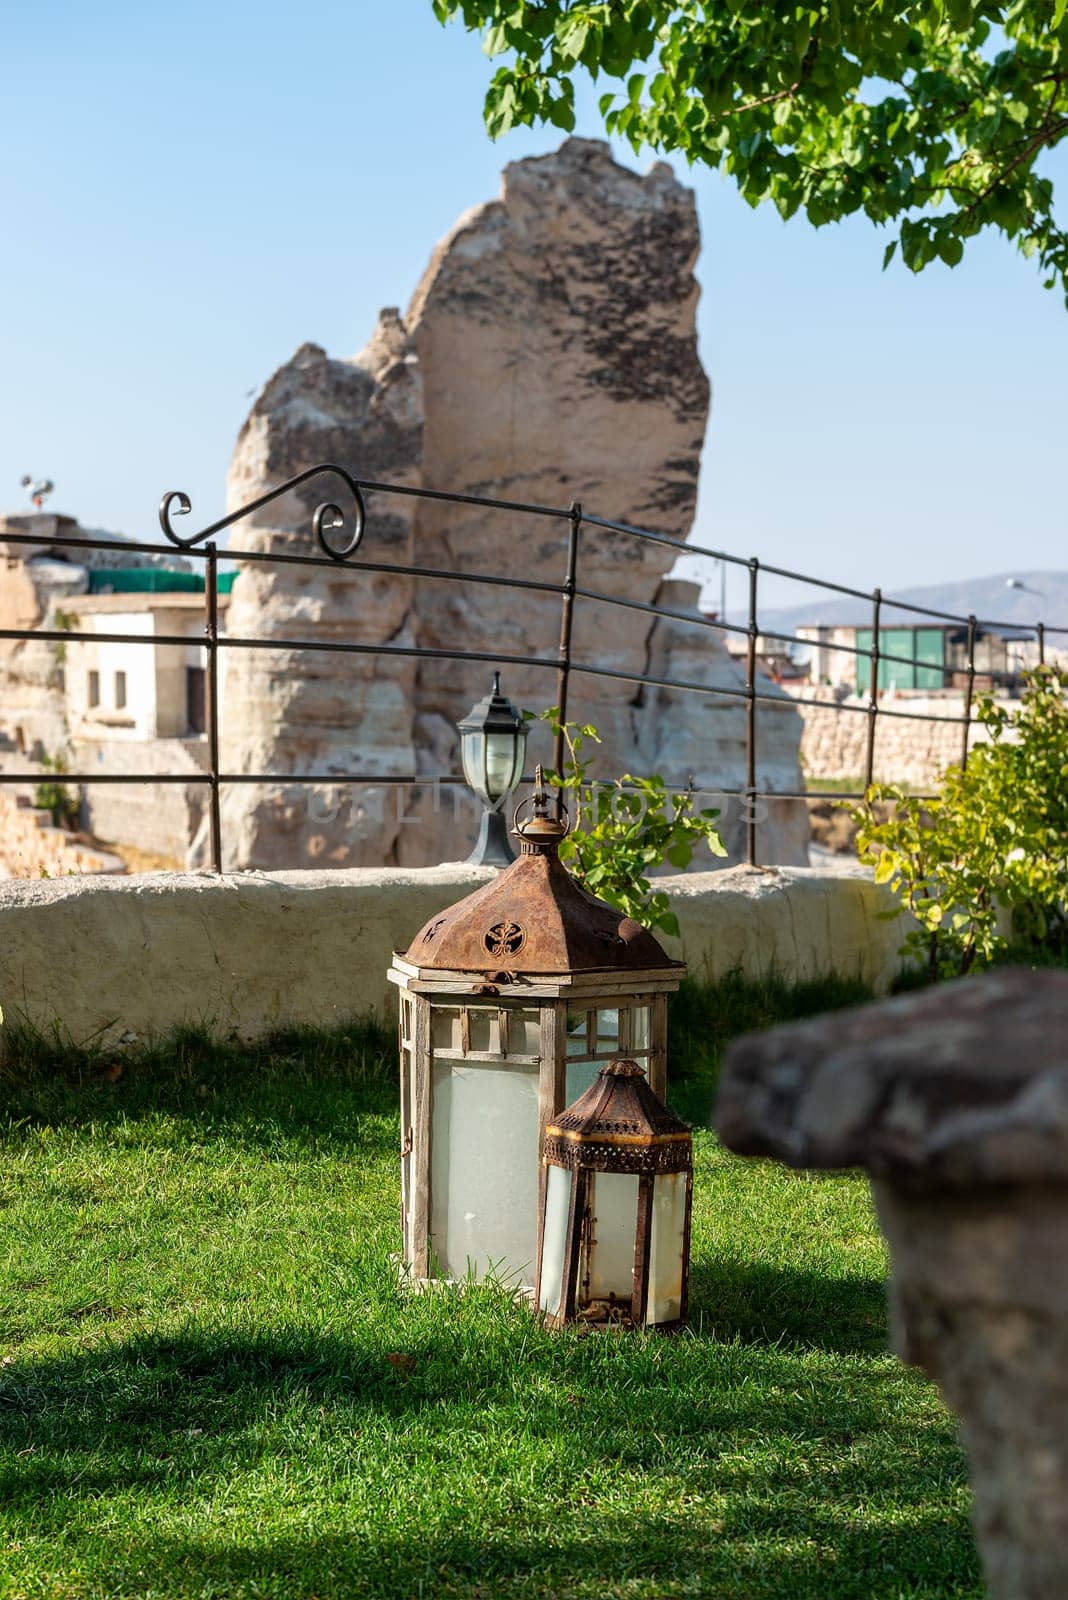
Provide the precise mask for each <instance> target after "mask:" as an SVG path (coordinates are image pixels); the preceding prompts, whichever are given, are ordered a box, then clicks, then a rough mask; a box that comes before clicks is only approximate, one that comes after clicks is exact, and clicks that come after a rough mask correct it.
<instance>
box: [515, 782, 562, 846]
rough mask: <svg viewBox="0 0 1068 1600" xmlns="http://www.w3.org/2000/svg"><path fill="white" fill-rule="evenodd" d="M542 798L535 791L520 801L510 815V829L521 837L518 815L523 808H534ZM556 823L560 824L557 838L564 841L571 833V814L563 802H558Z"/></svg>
mask: <svg viewBox="0 0 1068 1600" xmlns="http://www.w3.org/2000/svg"><path fill="white" fill-rule="evenodd" d="M542 798H543V796H542V795H539V794H538V793H537V792H536V791H535V793H533V794H528V795H527V797H526V799H525V800H520V802H519V804H518V805H517V806H516V808H515V810H514V812H513V813H512V827H513V829H514V830H515V832H516V833H518V834H519V835H520V836H521V837H522V836H523V829H522V827H521V826H520V822H519V814H520V812H521V811H522V810H523V807H524V806H529V805H533V806H535V807H536V806H537V804H538V801H539V800H541V799H542ZM537 815H538V813H537V811H536V810H535V813H534V816H535V817H537ZM542 816H543V820H544V813H543V814H542ZM557 822H558V823H559V824H560V833H559V837H560V838H561V839H564V838H566V837H567V835H568V834H569V833H570V832H571V813H570V812H569V811H568V809H567V807H566V805H565V804H564V802H563V800H560V801H559V812H558V815H557Z"/></svg>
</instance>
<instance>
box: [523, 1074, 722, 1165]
mask: <svg viewBox="0 0 1068 1600" xmlns="http://www.w3.org/2000/svg"><path fill="white" fill-rule="evenodd" d="M543 1150H544V1155H545V1157H546V1159H547V1160H549V1161H552V1162H554V1163H555V1164H556V1165H557V1166H560V1167H570V1168H571V1169H573V1170H574V1169H575V1168H577V1167H589V1168H592V1169H593V1170H595V1171H616V1172H654V1173H655V1172H664V1173H667V1172H684V1171H687V1170H688V1169H689V1167H690V1165H691V1162H692V1159H693V1156H692V1150H693V1138H692V1136H691V1132H690V1129H689V1127H688V1126H687V1124H686V1123H685V1122H683V1121H682V1120H681V1119H680V1118H679V1117H677V1116H676V1115H675V1113H674V1111H671V1110H669V1108H668V1107H667V1106H666V1105H665V1104H664V1102H663V1101H662V1100H661V1099H660V1098H659V1097H658V1096H657V1095H655V1094H654V1093H653V1091H652V1089H651V1088H650V1086H649V1084H648V1082H647V1081H646V1077H645V1071H644V1069H643V1068H642V1067H640V1066H639V1065H638V1063H637V1062H636V1061H628V1060H626V1059H624V1058H621V1059H619V1060H616V1061H610V1062H608V1063H607V1065H605V1066H603V1067H602V1068H601V1070H600V1072H599V1073H598V1074H597V1077H596V1078H595V1079H594V1081H593V1083H592V1084H591V1085H590V1087H589V1088H588V1089H587V1090H586V1092H585V1093H584V1094H582V1095H580V1096H579V1098H578V1099H577V1100H576V1101H575V1103H574V1104H573V1105H570V1106H568V1108H567V1110H566V1111H562V1112H561V1113H560V1114H559V1116H555V1117H553V1118H552V1120H551V1121H550V1122H549V1124H548V1126H547V1127H546V1129H545V1143H544V1147H543Z"/></svg>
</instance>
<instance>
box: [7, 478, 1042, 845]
mask: <svg viewBox="0 0 1068 1600" xmlns="http://www.w3.org/2000/svg"><path fill="white" fill-rule="evenodd" d="M323 477H333V478H334V479H335V480H337V481H339V482H341V483H342V484H344V486H345V487H346V489H347V490H348V493H349V495H350V497H351V500H352V510H351V512H350V513H349V516H350V517H351V527H348V525H347V519H346V515H345V513H344V511H343V510H342V508H341V507H340V506H339V505H337V504H336V503H335V502H333V501H324V502H323V503H321V504H320V505H318V506H317V507H316V508H315V510H314V512H313V514H312V519H311V531H312V534H313V537H314V540H315V543H316V544H317V545H318V547H319V551H320V552H321V553H320V554H314V553H310V552H309V553H307V554H298V553H295V552H293V551H283V550H242V549H229V548H228V549H227V550H226V552H225V557H226V559H227V560H228V561H232V562H235V563H237V564H238V565H239V566H240V565H241V564H242V563H268V564H272V565H295V566H301V567H337V566H344V567H345V568H346V569H348V570H354V571H362V572H368V573H390V574H395V575H396V576H398V577H406V578H412V579H434V580H443V581H446V582H457V583H463V584H465V585H468V584H474V585H491V586H499V587H503V588H507V589H511V590H515V591H516V592H524V591H527V592H529V591H537V592H540V593H543V594H548V595H555V596H557V597H558V598H559V603H560V630H559V642H558V645H557V648H556V650H555V652H552V653H549V654H544V655H532V654H516V653H509V652H506V651H498V650H459V649H456V650H452V649H442V648H436V647H430V646H420V645H415V644H412V645H401V644H367V643H358V642H356V641H354V640H338V639H330V640H309V639H292V638H282V637H278V636H276V635H271V636H270V637H260V638H242V637H239V636H235V635H233V634H229V633H225V634H224V633H221V632H220V629H219V554H220V552H219V548H218V545H217V543H216V535H217V534H219V533H221V532H222V531H223V530H224V529H226V528H229V527H231V526H233V525H234V524H236V523H238V522H240V521H241V520H243V519H244V518H247V517H249V516H252V515H253V514H255V513H256V512H258V511H260V510H262V509H263V508H264V507H266V506H267V505H269V504H271V503H272V502H273V501H275V500H278V499H280V498H281V497H282V496H283V495H286V494H290V493H292V492H293V491H294V490H295V489H298V488H299V487H300V486H301V485H303V484H305V483H308V482H310V481H311V480H313V479H316V478H323ZM370 494H382V495H387V496H390V495H391V496H402V497H407V498H414V499H420V500H428V501H438V502H441V503H444V504H448V505H462V506H476V507H479V508H481V509H484V510H488V511H501V512H508V513H511V514H514V515H519V516H524V517H532V518H541V519H548V520H551V521H556V522H562V523H565V524H566V525H567V535H566V546H565V562H564V573H563V576H562V578H561V579H560V580H559V581H556V582H554V581H552V580H550V579H541V578H520V577H511V576H503V575H499V574H493V573H485V572H472V571H470V570H465V571H459V570H455V569H451V568H441V567H431V566H420V565H413V564H410V563H403V562H385V561H376V560H367V559H364V558H362V557H358V556H357V551H358V550H359V549H360V547H361V546H362V543H363V540H364V537H365V534H366V532H367V527H368V516H367V508H366V498H365V497H366V496H367V495H370ZM190 510H191V506H190V501H189V498H188V496H187V495H185V494H184V493H183V492H182V491H180V490H172V491H170V492H169V493H167V494H165V495H164V496H163V499H162V501H161V502H160V508H159V521H160V526H161V528H162V530H163V533H164V534H165V535H166V538H167V541H168V542H167V543H165V544H161V543H149V542H145V541H126V540H123V541H122V542H121V544H116V542H115V541H114V540H104V539H93V538H86V537H76V536H64V535H59V534H57V535H53V534H48V535H41V534H38V533H25V534H19V533H15V532H13V531H12V532H8V531H5V532H4V533H3V535H2V536H0V537H2V540H3V542H5V543H7V544H25V545H37V546H40V545H42V544H46V545H47V546H48V547H49V548H53V547H57V548H58V547H62V548H67V549H71V550H74V551H77V550H85V551H91V550H106V551H108V552H110V553H112V554H114V553H115V552H116V550H119V551H121V552H122V553H130V554H138V555H142V554H143V555H161V554H173V553H174V551H175V549H178V550H180V551H181V552H182V553H183V555H184V556H185V557H187V558H192V559H194V560H197V559H199V560H201V561H203V563H204V639H203V648H204V649H205V650H206V652H207V673H206V705H205V732H206V740H207V755H208V766H207V771H205V772H182V773H160V772H143V773H127V772H123V773H119V772H110V773H109V772H97V771H93V772H87V773H80V772H64V773H63V774H62V778H63V781H64V782H68V783H78V784H87V785H88V784H100V783H105V784H113V783H114V784H129V783H154V784H155V783H158V784H172V783H176V784H203V785H206V786H207V788H208V791H209V817H210V839H211V860H212V865H213V867H214V869H215V870H216V871H221V870H222V865H223V837H222V810H221V804H220V792H221V790H222V789H223V788H224V787H226V786H227V785H230V784H257V783H262V784H270V783H276V782H279V781H281V780H282V779H284V781H285V782H286V783H288V784H298V785H306V786H322V785H330V786H342V785H361V784H373V785H376V786H381V785H388V786H409V787H410V786H417V785H419V784H420V783H425V782H426V781H427V780H426V778H425V777H420V776H419V775H418V774H416V773H412V774H401V775H395V774H394V775H382V774H379V773H367V772H352V773H338V772H333V771H328V772H314V771H309V772H301V773H292V772H286V773H280V772H241V773H237V772H225V771H223V770H222V768H221V765H220V738H219V734H220V723H219V652H220V650H224V649H225V650H298V651H309V652H316V651H324V652H330V653H341V654H346V653H349V654H358V655H375V656H381V657H391V656H395V657H404V658H414V659H416V660H444V661H457V662H486V663H490V664H492V665H494V666H507V665H515V666H522V667H532V668H541V669H544V670H546V671H552V672H554V673H555V675H556V704H557V706H558V707H559V716H560V721H564V720H566V717H567V710H568V695H569V688H570V683H571V679H572V677H573V676H574V675H576V674H578V675H582V676H585V677H591V678H594V679H604V680H609V679H615V680H622V681H624V682H627V683H633V684H634V685H636V686H638V687H642V686H647V687H650V688H663V689H670V690H679V691H682V692H688V693H693V694H697V695H707V696H710V697H714V698H717V699H733V700H740V701H742V702H744V704H745V782H744V785H743V786H742V787H741V788H738V789H727V788H722V789H717V793H718V794H720V795H722V796H724V797H729V798H735V799H738V800H739V801H741V803H742V806H743V814H744V822H745V834H746V858H747V860H748V862H749V863H750V864H751V865H756V863H757V860H758V831H757V830H758V822H759V816H758V809H759V802H760V801H762V800H798V801H800V800H813V799H821V798H823V799H830V800H833V801H835V802H840V801H851V800H859V799H861V798H863V794H864V791H865V790H866V789H867V787H868V786H869V785H870V784H871V783H872V782H873V781H874V777H875V772H876V754H877V728H878V725H879V723H880V721H881V720H882V719H883V718H884V717H898V718H907V719H911V720H914V721H918V722H927V723H957V724H959V725H960V728H961V761H962V763H967V760H968V753H969V747H970V742H971V731H972V727H973V724H974V717H973V708H974V692H975V684H976V678H977V668H976V659H975V657H976V642H977V639H978V638H979V637H980V635H981V633H982V632H983V630H986V631H987V632H991V631H996V630H998V629H1002V630H1003V629H1010V630H1011V632H1012V634H1013V635H1014V636H1016V637H1019V635H1020V633H1021V631H1023V632H1027V633H1029V634H1031V635H1033V637H1034V648H1035V660H1036V662H1037V663H1039V664H1041V663H1044V662H1045V660H1046V649H1047V637H1048V635H1050V634H1061V635H1068V627H1051V626H1050V625H1048V624H1047V623H1045V622H1041V621H1040V622H1036V623H1035V624H1034V625H1033V626H1031V627H1029V628H1027V629H1021V626H1020V624H1017V623H1007V622H998V621H996V620H992V619H982V620H980V619H979V618H977V617H976V616H974V615H972V616H960V615H956V614H954V613H952V612H947V611H939V610H936V609H934V608H931V607H925V606H919V605H916V604H915V603H914V602H909V601H905V600H895V599H891V598H890V597H888V596H885V595H883V594H882V592H881V590H879V589H875V590H872V591H865V590H862V589H855V588H851V587H850V586H848V585H846V584H842V583H837V582H834V581H832V580H829V579H824V578H818V577H815V576H813V575H811V574H809V573H803V572H795V571H792V570H790V569H788V568H785V567H778V566H774V565H771V564H770V563H762V562H761V561H760V560H759V559H758V558H757V557H755V556H754V557H748V558H747V557H742V556H736V555H732V554H730V553H729V552H727V551H722V550H714V549H710V548H708V547H706V546H702V545H695V544H691V543H689V542H687V541H685V540H682V539H677V538H674V537H672V536H671V535H669V534H664V533H658V532H655V531H653V530H651V529H648V528H639V527H635V526H633V525H632V524H630V523H625V522H619V521H616V520H613V519H612V518H609V517H600V516H596V515H594V514H593V513H591V512H589V511H587V510H585V508H584V507H583V506H582V505H581V504H580V503H579V502H578V501H574V502H572V503H571V504H570V505H568V506H566V507H562V506H545V505H537V504H530V503H526V502H522V501H515V500H499V499H494V498H491V497H487V496H482V495H472V494H455V493H451V492H448V491H443V490H436V489H424V488H415V487H410V486H407V485H401V484H393V483H381V482H376V481H374V480H370V479H361V478H358V477H356V476H355V475H354V474H352V473H350V472H348V471H347V470H346V469H345V468H343V467H340V466H338V465H336V464H334V463H320V464H318V465H316V466H313V467H309V468H307V469H306V470H305V471H304V472H301V473H299V474H298V475H297V476H295V477H293V478H291V479H289V480H288V481H286V482H285V483H282V484H279V485H278V486H277V487H275V488H273V489H271V490H269V491H267V492H266V493H264V494H262V495H260V496H258V497H257V498H256V499H254V500H252V501H250V502H249V503H248V504H247V505H244V506H242V507H240V508H239V509H238V510H237V511H234V512H231V513H230V514H229V515H228V516H225V517H222V518H220V519H219V520H218V521H216V522H213V523H211V524H210V525H209V526H208V527H206V528H202V529H200V530H199V531H198V532H196V533H194V534H192V535H188V536H183V535H182V534H181V533H180V532H178V531H176V529H175V527H174V523H173V519H174V518H175V517H177V516H185V515H187V514H188V513H189V512H190ZM585 528H592V529H597V530H600V531H601V532H603V533H608V534H610V535H613V536H615V537H618V538H620V539H632V540H639V541H645V542H647V543H650V544H656V545H662V546H665V547H667V548H669V549H672V550H675V551H677V552H678V554H679V555H686V556H695V555H696V556H704V557H708V558H710V559H712V560H714V561H718V562H722V563H725V564H726V565H727V566H733V567H737V568H739V569H743V570H744V571H745V573H746V578H747V593H748V599H747V613H746V621H745V623H734V622H729V621H727V619H726V618H725V617H708V616H702V615H699V614H696V613H694V612H692V611H673V610H671V609H670V608H666V607H662V606H657V605H654V604H652V603H651V602H649V601H643V600H634V599H626V598H623V597H621V596H617V595H611V594H607V593H604V592H603V591H601V590H598V589H595V588H590V587H587V586H586V585H584V584H583V583H581V582H580V571H581V564H582V534H583V530H584V529H585ZM338 533H343V534H344V538H343V540H339V541H338V543H336V544H332V543H331V540H330V535H331V534H335V535H336V534H338ZM762 576H770V577H775V578H779V579H786V580H789V581H791V582H795V583H800V584H804V585H807V586H810V587H813V588H817V589H819V590H821V591H823V592H826V593H829V594H832V595H835V596H844V597H848V598H851V599H855V600H858V601H861V602H863V603H864V604H865V605H866V606H870V608H871V612H870V614H871V634H872V642H871V645H870V647H868V648H864V647H861V646H858V645H857V644H856V643H853V644H850V643H848V642H846V641H845V640H837V641H836V640H830V639H827V640H823V639H821V640H819V641H818V647H819V648H820V649H822V650H828V651H834V652H841V653H843V654H848V655H852V656H854V657H855V658H857V659H858V660H859V659H860V658H864V659H866V660H867V661H868V662H869V683H868V693H867V697H866V698H865V697H863V696H862V695H860V694H859V693H858V694H857V695H856V696H855V700H854V703H852V704H851V703H850V702H849V701H848V700H847V701H841V700H839V701H834V700H827V699H820V698H817V697H815V696H813V695H805V694H803V693H793V692H791V693H790V695H789V698H788V700H787V701H786V702H785V703H786V704H793V705H798V706H806V707H816V708H819V709H820V710H824V711H833V712H835V713H836V714H838V715H849V714H853V715H860V716H864V717H866V718H867V732H866V743H865V759H864V772H863V774H862V775H861V776H862V779H863V788H861V789H858V790H857V791H855V792H849V793H846V792H843V791H841V790H837V789H835V790H820V789H811V790H807V789H801V790H781V789H779V790H773V789H762V788H761V787H760V786H759V784H758V737H759V721H760V719H759V716H758V707H759V706H760V705H761V704H763V703H769V702H770V703H773V704H774V705H775V706H776V707H778V708H781V707H782V706H783V704H784V701H783V697H782V693H781V691H780V690H777V689H775V690H773V689H771V688H770V687H768V688H765V687H763V684H764V683H765V682H768V681H769V680H768V679H767V678H766V676H762V668H761V658H760V651H759V641H760V640H761V638H765V639H774V640H776V641H778V642H780V643H782V644H793V645H800V646H804V647H807V648H811V647H812V646H813V644H814V642H817V641H813V640H812V639H811V638H805V637H801V636H799V635H797V634H795V633H790V632H783V631H780V630H778V629H775V628H767V629H762V628H761V627H760V625H759V605H758V602H759V582H760V578H761V577H762ZM576 602H587V603H590V604H598V605H606V606H613V607H619V608H621V609H625V610H630V611H638V612H644V613H647V614H650V615H652V616H654V617H657V618H667V619H672V618H674V619H677V620H678V621H680V622H683V623H686V624H687V625H690V626H694V627H701V628H708V629H711V630H713V631H714V632H716V633H718V634H720V635H728V634H734V635H736V636H740V637H742V638H744V639H745V651H744V661H745V678H744V684H742V685H741V686H737V687H731V686H729V685H725V684H719V685H712V684H709V683H706V682H698V681H693V680H687V679H684V678H678V677H672V676H666V677H663V676H657V675H656V674H653V673H649V672H645V673H641V672H629V671H623V670H620V669H615V668H610V667H606V666H600V665H597V664H596V663H595V662H592V661H587V660H577V659H576V658H575V654H574V620H575V609H576ZM889 610H894V611H898V612H907V613H909V614H912V615H915V616H919V617H924V618H929V619H931V620H933V621H936V622H939V623H946V622H948V623H954V624H957V625H959V626H960V627H961V628H963V629H965V630H966V643H965V661H964V666H963V673H964V680H965V681H964V694H963V714H962V715H955V714H953V713H952V712H947V713H945V714H943V713H940V712H932V711H929V710H923V711H920V710H909V709H907V708H905V707H902V706H897V705H895V706H889V705H887V704H886V703H885V701H884V699H883V698H882V688H881V686H880V683H879V675H880V668H881V666H882V665H883V664H884V663H893V664H900V665H903V666H908V667H913V668H918V669H924V670H928V671H930V670H933V671H938V670H942V669H939V668H938V665H937V663H932V662H931V661H930V660H924V659H920V658H918V657H911V656H902V655H899V654H895V653H891V652H889V651H887V650H885V649H883V648H882V642H881V641H882V637H883V634H884V631H885V626H886V624H885V617H886V614H887V612H888V611H889ZM0 639H5V640H31V639H32V640H41V641H44V642H49V641H51V642H55V643H56V644H62V645H64V646H66V645H70V644H74V643H87V644H97V645H99V644H107V643H112V644H130V645H150V646H152V647H155V646H168V645H176V646H181V647H183V648H184V647H188V646H189V644H190V643H191V642H195V641H191V640H190V638H189V636H187V635H184V634H180V635H173V636H172V635H160V634H147V635H146V634H128V633H125V634H124V633H117V632H95V631H94V632H83V631H78V630H72V629H68V628H64V629H40V628H2V629H0ZM563 756H564V750H563V744H562V736H561V735H559V734H558V735H557V738H556V745H555V749H554V754H553V760H554V765H555V766H556V767H557V768H558V769H559V768H560V767H561V766H562V764H563ZM41 779H42V773H41V772H40V771H26V772H19V771H0V783H4V784H18V783H22V784H26V783H39V782H40V781H41ZM433 781H434V782H435V783H440V784H462V783H463V782H464V780H463V779H462V778H461V777H459V776H454V775H446V776H442V777H437V778H435V779H434V780H433Z"/></svg>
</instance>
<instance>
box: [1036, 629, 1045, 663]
mask: <svg viewBox="0 0 1068 1600" xmlns="http://www.w3.org/2000/svg"><path fill="white" fill-rule="evenodd" d="M1035 632H1036V633H1037V634H1038V664H1039V666H1040V667H1044V666H1045V665H1046V624H1045V623H1044V622H1040V623H1039V624H1038V626H1037V627H1036V629H1035Z"/></svg>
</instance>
